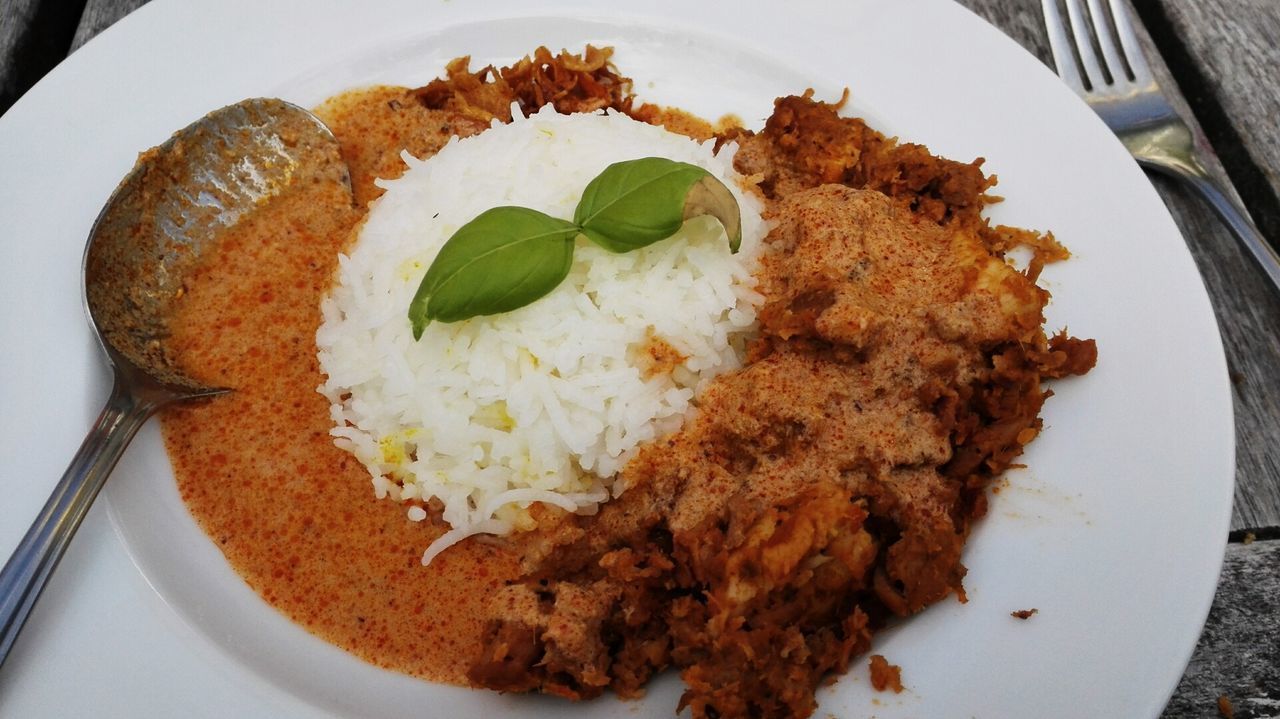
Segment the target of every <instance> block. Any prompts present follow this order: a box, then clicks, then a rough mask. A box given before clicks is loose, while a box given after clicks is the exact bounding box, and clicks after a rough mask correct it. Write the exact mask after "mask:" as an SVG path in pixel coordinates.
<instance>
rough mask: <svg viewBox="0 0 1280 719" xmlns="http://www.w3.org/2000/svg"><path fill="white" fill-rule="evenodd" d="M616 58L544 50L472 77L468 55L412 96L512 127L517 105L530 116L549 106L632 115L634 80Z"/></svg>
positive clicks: (597, 52)
mask: <svg viewBox="0 0 1280 719" xmlns="http://www.w3.org/2000/svg"><path fill="white" fill-rule="evenodd" d="M611 55H613V48H608V47H606V48H598V47H593V46H591V45H588V46H587V48H586V50H585V51H584V52H583V53H582V54H581V55H575V54H573V53H570V52H569V51H567V50H561V51H560V54H558V55H553V54H551V51H550V50H548V49H547V48H545V47H540V48H538V49H537V50H536V51H534V53H533V55H532V56H527V57H524V58H522V59H521V60H520V61H519V62H517V63H516V64H514V65H511V66H510V67H504V68H501V69H495V68H494V67H493V66H492V65H487V66H485V67H483V68H481V69H480V70H478V71H476V72H471V69H470V67H471V58H470V57H469V56H466V57H460V58H456V59H455V60H453V61H451V62H450V63H449V64H448V65H447V66H446V67H445V73H446V75H447V77H444V78H441V79H437V80H432V81H431V82H430V83H428V84H427V85H426V86H425V87H421V88H419V89H417V90H414V91H413V94H414V95H415V96H416V97H417V98H418V100H419V101H420V102H421V103H422V104H423V105H425V106H426V107H428V108H431V109H433V110H451V111H454V112H458V113H461V114H462V115H465V116H466V117H470V118H472V119H476V120H480V121H482V122H486V123H487V122H489V121H490V120H493V119H495V118H496V119H498V120H501V121H502V122H511V103H513V102H515V103H518V104H519V108H520V111H521V112H522V113H524V114H525V115H526V116H527V115H531V114H533V113H534V112H537V111H538V109H539V108H541V107H542V106H543V105H547V104H552V105H554V106H555V108H556V111H557V112H562V113H573V112H595V111H597V110H603V109H605V108H611V109H614V110H618V111H620V112H630V111H631V105H632V100H633V96H632V94H631V80H630V79H628V78H625V77H623V76H621V75H619V74H618V70H617V68H616V67H614V65H613V63H612V62H610V61H609V57H610V56H611Z"/></svg>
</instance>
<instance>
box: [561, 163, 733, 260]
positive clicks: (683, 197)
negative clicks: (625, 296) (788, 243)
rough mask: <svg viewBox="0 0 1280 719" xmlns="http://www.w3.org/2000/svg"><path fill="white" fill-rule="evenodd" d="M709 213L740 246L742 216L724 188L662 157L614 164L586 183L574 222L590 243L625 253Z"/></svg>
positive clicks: (686, 165)
mask: <svg viewBox="0 0 1280 719" xmlns="http://www.w3.org/2000/svg"><path fill="white" fill-rule="evenodd" d="M699 215H711V216H713V217H715V218H716V219H718V220H720V224H722V225H723V226H724V228H725V232H726V234H728V236H729V249H730V251H732V252H737V251H738V247H739V246H740V245H741V244H742V216H741V213H740V211H739V209H738V201H737V200H736V199H735V198H734V196H733V193H732V192H730V191H729V188H727V187H725V186H724V183H722V182H720V181H719V180H717V179H716V178H715V177H714V176H713V175H711V173H709V172H707V171H706V170H704V169H702V168H701V167H698V166H697V165H691V164H689V163H687V162H675V161H674V160H668V159H666V158H662V157H646V158H642V159H639V160H628V161H626V162H617V163H614V164H612V165H610V166H608V167H607V168H605V170H604V172H602V173H600V175H599V176H598V177H596V178H595V179H594V180H592V181H591V183H590V184H588V185H587V189H586V190H584V191H583V193H582V199H581V200H580V201H579V202H578V208H577V210H576V211H575V212H574V215H573V220H574V222H576V223H577V224H578V226H579V227H581V228H582V233H583V234H585V235H586V236H587V237H588V238H589V239H590V240H591V241H592V242H594V243H596V244H597V245H600V246H601V247H603V248H605V249H606V250H609V251H610V252H628V251H630V250H635V249H639V248H641V247H645V246H647V245H651V244H653V243H655V242H657V241H659V240H663V239H666V238H668V237H670V236H671V235H673V234H675V232H676V230H678V229H680V225H681V224H683V223H684V221H685V220H686V219H689V218H690V217H697V216H699Z"/></svg>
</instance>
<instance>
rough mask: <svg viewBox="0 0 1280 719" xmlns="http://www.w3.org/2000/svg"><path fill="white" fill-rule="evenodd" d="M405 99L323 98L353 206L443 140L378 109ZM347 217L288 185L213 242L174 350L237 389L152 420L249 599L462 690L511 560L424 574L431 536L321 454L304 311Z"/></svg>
mask: <svg viewBox="0 0 1280 719" xmlns="http://www.w3.org/2000/svg"><path fill="white" fill-rule="evenodd" d="M403 94H404V91H403V90H400V89H396V88H379V89H376V90H373V91H361V92H357V93H352V94H349V95H347V96H343V97H342V98H339V99H337V100H335V101H331V102H330V103H328V104H327V105H326V120H328V121H329V124H330V125H331V127H333V129H334V130H335V133H336V134H338V135H339V139H340V141H341V144H342V147H343V154H344V157H347V158H348V161H350V158H352V157H358V158H360V162H359V163H353V164H359V167H353V178H352V179H353V185H354V186H355V187H356V188H357V196H358V197H359V199H360V200H361V202H359V203H358V204H359V205H360V207H363V206H364V202H365V201H367V200H368V199H370V197H371V196H376V194H378V193H379V192H380V191H379V190H377V188H375V187H374V186H373V185H372V178H371V176H370V175H369V173H370V172H384V171H386V166H387V165H388V164H389V163H391V162H392V160H393V159H394V158H395V157H396V156H397V155H398V151H399V148H400V147H404V146H405V145H406V144H409V145H412V147H411V148H410V149H411V150H412V151H415V152H416V153H418V154H430V153H432V152H434V151H435V150H437V149H438V148H439V147H440V146H441V145H442V144H443V142H444V140H445V139H447V134H442V133H447V131H448V130H447V129H446V128H444V127H441V123H440V122H436V123H435V124H434V125H433V124H431V123H430V122H427V123H426V125H425V126H424V122H423V121H424V118H423V117H414V118H406V117H405V116H404V115H403V113H402V112H400V110H401V108H397V107H394V105H395V104H396V103H394V102H393V101H394V100H395V99H396V98H397V97H398V96H402V95H403ZM406 111H407V112H413V113H415V115H420V114H421V113H422V111H421V110H420V109H417V108H413V107H411V106H410V107H409V109H408V110H406ZM426 119H430V118H426ZM450 129H451V128H450ZM388 156H390V158H391V159H388ZM366 168H367V169H366ZM396 174H398V171H397V172H396ZM362 216H363V212H362V211H360V210H356V209H352V208H351V207H349V206H348V204H347V201H346V199H345V198H344V197H343V196H342V193H339V192H335V190H334V188H332V187H330V186H326V185H322V184H315V183H302V184H301V185H300V186H299V187H297V188H296V189H294V190H293V191H291V192H289V193H287V194H285V195H284V196H282V197H280V198H278V199H276V200H273V201H271V202H270V203H269V204H267V205H266V206H264V207H263V208H261V209H260V210H258V211H257V212H255V213H254V214H253V215H252V216H251V217H250V218H249V219H248V220H246V221H244V222H242V223H240V224H239V225H237V226H236V227H234V228H232V229H231V230H229V231H227V232H226V233H225V234H224V235H223V236H222V237H221V238H220V239H219V241H218V243H217V246H216V248H215V249H213V250H211V251H210V252H209V255H208V256H207V259H206V260H202V263H203V264H202V266H201V267H200V268H199V270H198V271H197V272H195V273H194V274H193V275H192V278H191V280H190V282H189V283H188V285H187V287H186V288H185V289H186V294H185V297H184V299H183V301H182V302H181V303H180V307H179V309H178V310H177V315H176V316H175V318H174V322H173V331H174V342H175V343H176V347H177V348H178V353H177V354H178V355H179V356H180V357H181V358H182V361H183V363H184V365H185V366H184V369H185V370H186V371H188V372H189V373H190V374H191V375H192V376H193V377H195V378H197V379H199V380H202V381H204V382H206V383H208V384H210V385H214V386H223V387H233V388H235V392H233V393H230V394H228V395H225V396H221V397H217V398H214V399H212V400H209V401H205V402H200V403H195V404H191V405H185V406H182V407H176V408H174V409H171V410H167V411H166V412H165V413H164V414H163V417H162V420H163V427H164V437H165V444H166V446H167V448H168V451H169V456H170V458H171V460H172V462H173V467H174V474H175V475H176V476H177V481H178V488H179V490H180V492H181V495H182V498H183V500H184V501H185V502H186V504H187V507H188V508H189V509H190V511H191V513H192V514H193V515H194V516H195V518H196V520H197V521H198V522H199V523H200V525H201V526H202V527H203V529H204V531H205V532H206V533H207V534H208V535H209V537H210V538H211V539H212V540H213V541H214V542H215V543H216V544H217V545H218V547H219V549H221V550H222V552H223V554H224V555H225V556H226V558H227V561H228V562H230V564H231V565H232V567H234V568H235V570H236V571H237V572H239V573H240V575H241V576H242V577H243V578H244V580H245V582H247V583H248V584H249V586H250V587H252V588H253V589H254V590H255V591H256V592H257V593H258V594H259V595H261V596H262V598H263V599H265V600H266V601H267V602H269V603H270V604H272V605H273V606H275V607H276V608H277V609H279V610H280V611H281V612H282V613H284V614H285V615H286V616H288V617H289V618H290V619H292V620H293V621H295V622H297V623H299V624H301V625H302V626H304V627H306V628H307V629H308V630H310V631H311V632H313V633H315V634H316V635H318V636H320V637H321V638H323V639H325V640H327V641H329V642H332V643H333V644H336V645H338V646H340V647H343V648H344V649H346V650H348V651H350V652H352V653H354V654H356V655H358V656H360V657H362V658H364V659H365V660H367V661H369V662H371V663H373V664H376V665H378V666H382V667H386V668H388V669H393V670H396V671H401V672H404V673H407V674H412V675H416V676H419V677H423V678H426V679H430V680H434V681H443V682H451V683H456V684H465V683H466V679H465V676H464V673H465V671H466V669H467V664H468V662H469V661H470V660H471V659H473V658H474V657H475V656H476V654H477V653H478V650H479V640H480V637H481V636H482V634H483V632H482V629H483V626H482V624H483V621H484V618H483V617H482V615H481V610H482V607H483V602H481V601H480V599H481V598H483V597H485V596H487V595H489V594H490V593H492V592H493V591H495V590H497V589H498V588H499V587H500V586H501V585H502V584H503V583H504V581H505V580H507V579H509V578H514V577H516V576H517V574H518V569H517V565H516V559H515V557H514V556H513V555H512V554H511V553H510V552H507V551H505V550H502V549H500V548H497V547H495V546H492V545H487V544H484V543H481V542H466V543H463V544H462V545H459V546H457V547H455V548H454V549H451V550H450V551H449V552H448V553H446V554H445V555H442V556H441V557H439V558H437V559H436V560H435V561H434V562H433V563H432V564H431V565H430V566H429V567H423V566H422V564H421V562H420V558H421V556H422V549H423V547H425V546H427V544H429V543H430V541H431V540H432V539H433V538H434V537H435V536H436V535H437V534H438V533H439V532H440V531H442V530H440V529H439V528H435V527H432V526H430V524H429V523H426V522H423V523H414V522H410V521H409V520H407V519H406V517H405V512H404V507H403V506H401V505H399V504H397V503H394V502H385V501H378V500H376V499H375V498H374V494H373V490H372V488H371V486H370V482H369V475H368V473H367V472H366V471H365V469H364V468H363V467H362V466H360V464H359V463H358V462H356V461H355V459H354V458H353V457H352V456H351V455H349V454H348V453H346V452H343V451H342V450H339V449H337V448H336V447H334V445H333V443H332V440H331V438H330V437H329V428H330V426H331V422H330V420H329V405H328V402H327V401H326V400H325V399H324V398H323V397H322V396H320V395H319V394H318V393H317V392H316V387H317V386H319V385H320V384H321V383H322V382H323V376H322V375H321V373H320V369H319V365H318V362H317V360H316V346H315V331H316V328H317V327H318V326H319V323H320V310H319V307H320V300H321V298H322V297H323V296H324V294H325V293H326V292H327V291H328V289H329V287H330V284H331V278H332V276H333V273H334V270H335V268H336V266H337V256H338V253H339V252H341V251H342V250H343V249H344V248H345V247H346V245H347V243H348V241H349V239H350V236H351V232H352V229H353V228H354V227H355V226H356V225H357V223H358V222H359V221H360V219H361V217H362Z"/></svg>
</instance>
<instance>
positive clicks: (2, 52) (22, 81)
mask: <svg viewBox="0 0 1280 719" xmlns="http://www.w3.org/2000/svg"><path fill="white" fill-rule="evenodd" d="M82 5H83V0H80V1H79V2H76V1H74V0H67V1H65V2H62V1H55V0H5V2H4V4H3V5H0V114H3V113H4V112H5V111H6V110H8V109H9V107H10V106H11V105H13V103H14V102H16V101H17V100H18V98H19V97H21V96H22V94H23V93H25V92H26V91H27V90H28V89H29V88H30V87H31V86H32V85H33V84H35V83H36V81H38V80H39V79H40V78H41V77H43V76H44V74H45V73H46V72H48V71H49V70H50V69H52V68H53V66H55V65H57V64H58V63H59V62H61V61H62V58H63V57H64V56H65V55H66V53H67V46H68V45H69V43H70V41H71V33H72V31H73V29H74V28H75V25H76V22H77V21H78V19H79V17H80V7H81V6H82Z"/></svg>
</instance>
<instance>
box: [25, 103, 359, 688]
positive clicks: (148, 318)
mask: <svg viewBox="0 0 1280 719" xmlns="http://www.w3.org/2000/svg"><path fill="white" fill-rule="evenodd" d="M300 182H329V183H336V184H337V185H340V186H342V187H343V188H345V189H346V191H347V193H348V195H349V194H350V190H351V187H350V175H349V172H348V170H347V167H346V165H345V163H344V162H343V161H342V157H341V154H340V152H339V148H338V143H337V140H336V139H335V138H334V137H333V134H332V133H331V132H330V131H329V129H328V128H327V127H325V125H324V123H322V122H321V121H320V120H319V119H318V118H316V117H315V116H314V115H312V114H311V113H310V112H307V111H306V110H304V109H302V108H300V107H298V106H296V105H292V104H290V103H287V102H284V101H282V100H276V99H270V98H255V99H249V100H244V101H242V102H239V103H236V104H234V105H228V106H227V107H224V108H222V109H219V110H215V111H214V112H211V113H209V114H208V115H206V116H204V117H203V118H201V119H199V120H197V121H196V122H194V123H192V124H191V125H188V126H187V127H185V128H183V129H182V130H179V131H178V132H177V133H175V134H174V135H173V136H172V137H171V138H169V140H167V141H166V142H165V143H164V144H162V145H160V146H158V147H156V148H153V149H151V150H148V151H147V152H144V153H142V155H141V156H139V158H138V162H137V164H136V165H135V166H134V168H133V169H132V170H131V171H130V172H129V174H128V175H126V176H125V178H124V179H123V180H122V181H121V182H120V185H119V186H118V187H117V188H116V190H115V192H113V193H112V195H111V197H110V198H109V199H108V200H107V203H106V205H105V206H104V207H103V209H102V212H101V213H100V214H99V215H98V219H97V221H95V222H94V225H93V229H92V230H91V231H90V232H89V240H88V243H87V245H86V247H85V255H84V264H83V274H84V289H85V295H84V296H85V306H86V309H87V311H88V315H89V320H90V322H89V324H90V326H91V327H92V328H93V331H94V333H95V335H96V336H97V338H98V340H99V343H100V344H101V345H102V348H103V350H104V351H105V353H106V355H107V360H108V362H109V363H110V365H111V368H112V374H113V382H112V388H111V394H110V396H109V397H108V398H107V403H106V406H105V407H104V408H103V410H102V413H101V414H100V415H99V416H98V419H97V422H96V423H95V424H94V426H93V428H92V429H90V431H89V434H88V435H87V436H86V437H85V440H84V443H83V444H81V446H80V449H79V451H77V453H76V456H75V457H74V458H73V459H72V460H71V464H70V466H68V467H67V470H66V472H64V473H63V475H62V479H61V480H60V481H59V482H58V484H57V486H56V487H55V488H54V490H53V494H52V495H51V496H50V497H49V500H48V501H47V502H46V503H45V506H44V508H43V509H42V510H41V512H40V514H39V516H38V517H37V518H36V520H35V521H34V522H33V523H32V525H31V528H30V529H28V530H27V533H26V535H24V536H23V538H22V541H21V542H20V543H19V544H18V547H17V549H15V550H14V553H13V555H12V556H11V557H10V558H9V560H8V562H6V564H5V566H4V569H3V570H0V664H3V662H4V659H5V658H6V657H7V656H8V654H9V651H10V649H11V648H12V647H13V644H14V641H15V640H16V639H17V636H18V634H19V632H20V631H21V629H22V625H23V624H24V623H25V621H26V618H27V616H28V614H29V613H30V611H31V608H32V607H33V606H34V605H35V602H36V600H37V599H38V598H39V596H40V592H41V590H43V588H44V585H45V583H46V581H47V580H48V578H49V576H50V575H51V574H52V573H53V570H54V568H55V567H56V566H57V564H58V560H59V559H61V558H62V554H63V552H65V551H66V548H67V545H68V544H69V543H70V541H71V537H72V535H74V533H75V531H76V529H77V528H78V527H79V525H80V522H81V520H82V519H83V518H84V515H85V514H86V513H87V512H88V509H89V506H90V505H91V504H92V503H93V500H94V498H96V497H97V495H98V492H99V491H100V490H101V489H102V485H103V484H104V483H105V481H106V478H107V475H108V474H110V472H111V469H112V468H113V467H115V465H116V462H117V461H118V460H119V459H120V456H121V455H122V454H123V453H124V449H125V447H126V446H128V444H129V441H130V440H132V439H133V436H134V435H135V434H137V431H138V429H139V428H140V427H141V426H142V425H143V423H145V422H146V420H147V419H148V418H149V417H150V416H151V415H152V414H154V413H155V411H156V410H157V409H159V408H160V407H163V406H164V405H166V404H170V403H172V402H178V401H185V400H190V399H194V398H197V397H208V396H212V395H217V394H221V393H224V392H227V391H230V390H229V389H227V388H221V387H212V386H208V385H206V384H204V383H202V382H200V381H199V380H197V379H193V378H192V377H190V376H189V375H188V373H187V372H186V371H185V370H184V368H183V363H182V358H181V357H180V355H179V353H178V352H177V351H175V348H174V347H173V346H172V345H171V343H170V341H169V338H170V336H171V332H170V330H169V322H170V319H171V318H172V316H173V311H174V308H175V307H176V306H177V304H178V303H180V302H181V301H182V298H183V296H184V295H185V293H186V285H185V280H186V278H187V277H189V276H190V273H191V271H192V270H193V268H195V267H196V266H197V265H198V263H199V261H200V258H201V257H202V256H203V254H204V252H205V250H206V249H208V248H209V247H210V246H212V245H213V244H214V243H215V242H216V239H217V237H218V236H219V234H220V233H221V232H222V230H224V229H225V228H227V227H230V226H233V225H235V224H236V223H237V222H238V221H239V220H240V219H241V218H242V217H244V216H245V215H246V214H247V213H249V212H252V211H253V210H254V209H255V208H257V207H259V206H260V205H261V204H263V203H265V202H266V201H268V200H270V199H271V198H272V197H275V196H277V195H280V194H282V193H284V192H286V191H287V190H288V189H289V188H291V187H294V186H296V185H297V184H299V183H300Z"/></svg>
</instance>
